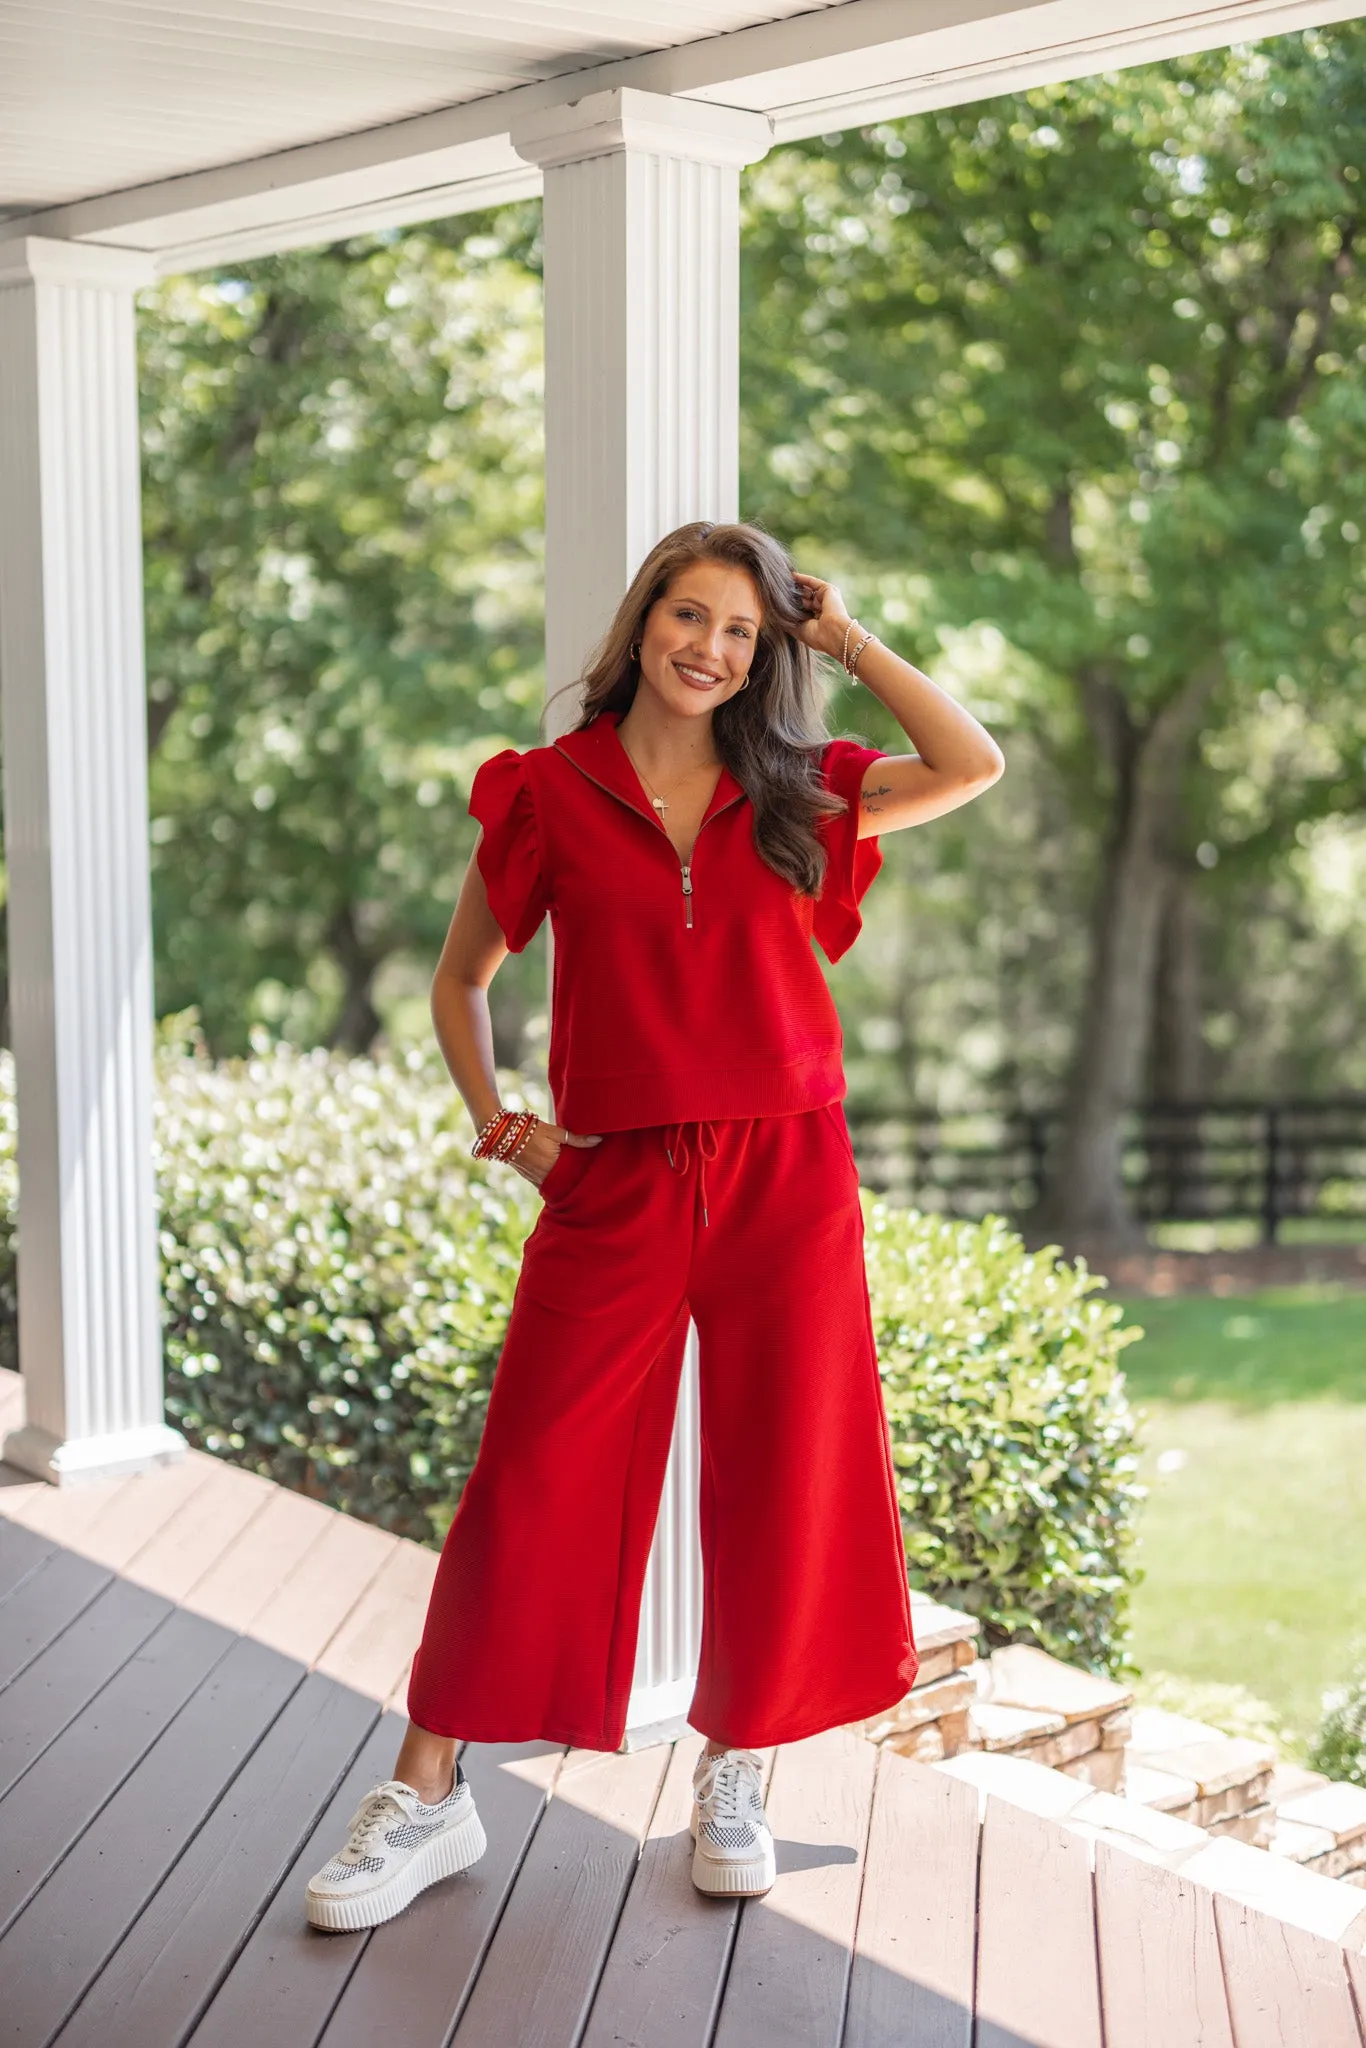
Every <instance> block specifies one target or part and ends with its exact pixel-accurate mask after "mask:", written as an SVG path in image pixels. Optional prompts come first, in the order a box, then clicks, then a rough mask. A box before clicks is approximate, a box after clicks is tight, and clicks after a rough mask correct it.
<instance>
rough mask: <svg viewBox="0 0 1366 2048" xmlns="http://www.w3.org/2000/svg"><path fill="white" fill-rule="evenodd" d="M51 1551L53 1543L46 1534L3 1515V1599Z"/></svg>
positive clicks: (0, 1521)
mask: <svg viewBox="0 0 1366 2048" xmlns="http://www.w3.org/2000/svg"><path fill="white" fill-rule="evenodd" d="M51 1553H52V1545H51V1544H50V1543H49V1542H48V1541H47V1540H46V1538H45V1537H42V1536H39V1535H36V1534H35V1533H34V1531H33V1530H32V1529H26V1528H25V1527H24V1525H23V1523H22V1522H12V1521H8V1520H6V1519H5V1518H4V1517H0V1600H5V1599H8V1597H9V1595H10V1594H11V1593H12V1592H13V1591H14V1589H15V1587H16V1586H20V1585H22V1584H23V1582H24V1580H25V1579H26V1578H27V1577H28V1576H29V1574H30V1572H36V1571H37V1569H38V1567H39V1565H40V1564H41V1563H42V1562H43V1560H44V1558H46V1557H49V1556H50V1555H51Z"/></svg>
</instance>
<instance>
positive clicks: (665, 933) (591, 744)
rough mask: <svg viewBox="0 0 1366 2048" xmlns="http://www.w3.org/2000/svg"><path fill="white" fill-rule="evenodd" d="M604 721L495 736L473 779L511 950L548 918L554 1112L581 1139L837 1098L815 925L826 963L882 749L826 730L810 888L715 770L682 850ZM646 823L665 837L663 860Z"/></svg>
mask: <svg viewBox="0 0 1366 2048" xmlns="http://www.w3.org/2000/svg"><path fill="white" fill-rule="evenodd" d="M616 722H617V721H616V714H613V713H599V715H598V716H597V717H596V718H595V719H594V720H593V721H592V722H591V723H590V724H589V725H586V726H584V727H582V728H581V729H580V730H579V731H577V732H572V733H566V734H564V735H563V737H562V738H560V739H558V740H556V741H555V742H554V743H553V744H552V745H550V746H543V747H531V748H528V749H527V751H526V752H525V753H518V752H517V751H516V750H515V749H513V748H511V747H508V748H505V749H504V750H503V752H502V753H499V754H495V755H494V756H493V758H492V759H491V760H488V761H485V762H484V763H483V765H482V766H481V767H480V769H479V770H478V772H477V774H476V775H475V778H474V785H473V788H472V789H471V792H470V811H471V813H472V814H473V816H474V817H476V818H477V819H478V820H479V823H480V824H481V825H482V827H483V833H482V836H481V838H480V841H479V846H478V865H479V872H480V875H481V877H482V879H483V882H484V886H485V889H486V892H487V895H488V902H489V908H490V910H491V911H492V913H493V916H494V918H495V919H496V920H497V923H498V926H499V928H500V930H501V931H502V933H503V936H504V938H505V939H506V941H507V944H508V948H509V950H510V951H513V952H520V951H521V950H522V949H523V947H525V946H526V945H527V944H528V943H529V942H530V940H531V938H532V936H533V934H534V933H535V932H536V930H537V928H538V927H539V925H540V924H541V923H542V921H543V920H544V919H545V918H547V917H549V919H550V920H551V923H552V925H553V927H554V938H555V950H554V977H553V987H552V991H551V1015H550V1046H549V1056H548V1068H549V1080H550V1091H551V1101H552V1104H553V1113H554V1116H555V1118H556V1120H557V1121H558V1122H560V1123H562V1124H564V1125H566V1126H567V1128H568V1129H570V1130H572V1131H577V1132H581V1133H584V1134H588V1135H592V1134H596V1133H607V1132H611V1131H620V1130H633V1129H640V1128H644V1127H653V1126H657V1125H670V1124H675V1123H683V1124H687V1123H696V1122H703V1121H713V1120H720V1119H727V1118H731V1117H758V1116H781V1115H786V1114H788V1113H790V1112H794V1111H799V1110H805V1109H817V1108H820V1107H821V1106H823V1105H824V1104H826V1103H829V1102H837V1101H839V1100H841V1099H842V1097H843V1095H844V1093H845V1078H844V1067H843V1058H842V1054H843V1039H842V1034H841V1030H840V1020H839V1013H838V1011H837V1010H836V1008H835V1004H834V1001H833V998H832V997H831V994H830V991H829V988H828V987H827V986H826V981H825V976H824V974H823V973H822V972H821V965H820V961H819V959H818V958H817V956H816V952H815V949H814V947H813V945H812V939H813V938H816V939H819V941H820V943H821V946H822V947H823V948H824V950H825V952H826V954H827V956H828V957H829V958H831V959H834V958H836V957H838V955H839V954H840V953H841V952H843V951H844V950H845V949H846V947H847V946H848V945H849V943H850V942H851V940H852V938H853V936H854V934H855V933H856V932H857V930H858V927H859V912H858V900H859V898H860V896H861V895H862V893H863V891H864V890H865V889H866V888H867V886H868V883H869V882H870V881H871V879H872V877H873V876H874V875H875V874H876V872H877V869H878V867H879V866H880V864H881V854H880V852H879V850H878V842H877V840H876V839H875V838H872V839H863V840H860V839H859V838H858V800H859V789H860V787H861V781H862V776H863V774H864V773H865V771H866V769H867V768H868V767H869V766H870V765H871V763H873V762H874V761H876V760H878V759H879V758H880V757H879V755H878V754H877V753H876V751H875V750H874V749H872V748H869V747H864V746H862V745H859V744H857V743H855V742H853V741H848V740H834V741H831V742H830V743H829V744H828V745H827V746H826V748H825V749H824V750H823V752H822V754H821V756H820V766H821V775H822V779H823V781H824V783H825V786H826V787H827V788H829V789H830V790H831V791H832V792H833V793H834V794H835V795H837V796H839V797H840V798H841V800H842V808H841V809H840V811H839V812H837V813H833V814H832V815H831V816H830V817H829V818H827V819H824V820H822V822H821V823H820V825H819V826H818V828H817V829H818V831H819V833H820V836H821V839H822V842H823V844H824V847H825V850H826V877H825V883H824V887H823V889H822V892H821V894H820V895H819V896H818V897H813V896H808V895H805V894H803V893H802V892H801V891H799V890H797V889H795V888H794V887H793V886H792V884H791V883H790V882H788V881H787V880H786V878H785V877H784V876H782V875H780V874H778V873H777V872H776V870H775V869H773V868H771V867H770V866H769V865H768V863H767V861H765V860H764V859H763V857H762V856H761V854H760V853H759V850H758V848H757V847H756V845H755V843H754V814H753V809H752V806H751V805H750V803H749V800H748V796H747V794H746V791H745V789H744V787H743V785H742V784H741V783H740V782H739V780H738V779H737V778H736V777H735V776H734V775H732V774H731V772H730V771H729V769H726V768H724V767H723V769H722V771H721V774H720V776H719V778H718V780H717V784H716V788H715V789H714V790H713V792H712V796H711V800H710V802H709V803H708V805H707V808H706V810H705V811H704V812H703V815H702V818H701V821H700V823H699V825H698V828H697V832H696V834H695V836H694V839H693V843H692V845H691V847H690V848H689V849H688V853H687V856H686V858H685V857H684V856H683V855H682V854H680V853H679V851H678V849H677V847H675V846H674V844H673V841H672V840H671V839H670V838H669V834H668V832H667V831H666V830H665V826H664V821H663V819H662V818H661V817H660V816H659V813H658V812H657V811H656V810H655V808H654V806H653V804H651V803H650V802H649V800H648V798H647V795H646V791H645V789H644V786H643V784H642V782H641V780H640V777H639V776H638V774H637V773H636V770H635V767H634V765H633V764H632V762H631V759H630V756H629V755H628V754H627V752H626V749H625V748H624V747H623V745H622V743H621V740H620V738H619V737H618V735H617V732H616ZM642 820H643V821H644V823H643V825H642V823H641V822H640V821H642ZM643 830H648V831H649V832H652V833H658V834H659V835H660V837H661V838H663V839H664V840H665V841H666V842H667V843H668V846H669V849H670V852H671V853H672V854H673V856H674V860H673V862H672V863H670V862H667V861H665V862H663V863H661V862H660V860H659V859H658V858H657V857H656V852H657V850H656V848H655V847H654V846H653V845H652V844H651V842H650V841H648V840H645V839H642V837H641V834H642V831H643ZM703 834H705V835H706V837H705V838H704V837H703ZM671 874H676V875H677V877H678V881H677V883H676V884H675V883H674V882H672V881H671V880H670V875H671ZM680 906H681V909H682V916H681V917H680V916H679V909H680ZM572 1199H573V1198H572V1196H571V1197H570V1198H569V1200H570V1201H571V1202H572Z"/></svg>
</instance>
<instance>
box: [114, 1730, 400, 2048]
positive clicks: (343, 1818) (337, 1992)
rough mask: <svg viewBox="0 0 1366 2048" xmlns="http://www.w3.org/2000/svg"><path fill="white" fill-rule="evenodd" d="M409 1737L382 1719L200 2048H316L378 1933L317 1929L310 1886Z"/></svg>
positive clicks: (252, 1943)
mask: <svg viewBox="0 0 1366 2048" xmlns="http://www.w3.org/2000/svg"><path fill="white" fill-rule="evenodd" d="M402 1739H403V1723H402V1721H401V1720H400V1718H399V1717H398V1716H397V1715H396V1714H382V1715H379V1716H378V1718H377V1719H376V1721H375V1723H374V1725H373V1727H372V1728H371V1730H370V1733H369V1735H368V1736H367V1737H366V1739H365V1741H364V1743H363V1744H362V1746H361V1748H360V1750H359V1751H358V1752H357V1755H356V1759H355V1761H354V1763H353V1764H352V1765H351V1768H350V1770H348V1772H347V1773H346V1776H345V1777H344V1778H343V1779H342V1781H341V1784H340V1785H339V1786H338V1787H337V1790H336V1792H335V1793H334V1794H333V1796H332V1798H331V1799H330V1800H329V1801H328V1804H327V1806H326V1808H325V1809H324V1811H323V1813H322V1816H321V1818H320V1819H319V1821H318V1824H317V1826H316V1827H315V1828H313V1829H312V1830H311V1831H310V1833H309V1836H308V1839H307V1841H306V1842H305V1843H304V1845H303V1847H302V1848H301V1849H300V1850H299V1853H298V1854H297V1855H296V1856H295V1858H294V1860H293V1862H292V1863H291V1864H290V1866H289V1869H288V1870H287V1871H286V1872H285V1875H284V1877H283V1879H282V1880H281V1882H280V1884H279V1886H278V1887H277V1889H276V1891H275V1893H274V1894H273V1896H272V1898H271V1900H270V1903H269V1904H268V1905H267V1907H266V1909H265V1912H264V1913H263V1914H262V1916H261V1919H260V1921H259V1922H258V1924H257V1926H256V1927H255V1928H254V1929H253V1931H252V1934H251V1938H250V1940H249V1941H248V1942H247V1943H246V1945H245V1947H244V1948H243V1949H242V1951H241V1953H240V1954H239V1956H238V1957H237V1960H236V1962H235V1963H234V1964H233V1966H232V1968H231V1970H230V1971H229V1972H228V1974H227V1977H226V1978H225V1979H224V1981H223V1983H222V1984H221V1985H220V1987H219V1989H218V1991H217V1993H216V1994H215V1996H214V1998H213V1999H212V2001H211V2003H210V2004H209V2007H208V2009H207V2011H206V2012H205V2014H204V2016H203V2018H202V2019H201V2020H200V2021H199V2024H198V2025H197V2026H196V2027H195V2029H194V2031H193V2032H192V2033H191V2034H190V2035H189V2036H188V2040H189V2041H190V2042H192V2043H193V2048H244V2044H245V2043H250V2048H314V2044H315V2043H316V2042H317V2041H318V2040H319V2039H320V2037H321V2035H322V2032H323V2029H324V2028H325V2026H326V2025H327V2021H328V2018H329V2016H330V2014H331V2012H332V2009H333V2007H334V2006H335V2005H336V2003H337V2000H338V1999H339V1998H340V1996H341V1994H342V1992H343V1991H344V1989H345V1988H346V1981H347V1979H348V1978H349V1976H350V1975H351V1972H352V1971H353V1970H354V1969H355V1967H356V1964H357V1962H358V1961H359V1959H360V1955H361V1952H362V1950H363V1949H364V1948H365V1945H366V1942H367V1941H368V1940H369V1939H370V1935H369V1934H368V1933H366V1932H361V1933H357V1934H322V1933H319V1932H318V1931H317V1930H316V1929H315V1928H312V1927H310V1926H309V1925H308V1923H307V1921H306V1920H305V1919H304V1912H303V1890H304V1886H305V1885H306V1884H307V1883H308V1880H309V1878H310V1877H311V1876H312V1874H313V1872H314V1871H315V1870H318V1869H320V1868H321V1866H322V1865H323V1864H324V1863H326V1862H327V1860H328V1858H329V1857H330V1856H333V1855H335V1853H336V1851H337V1850H338V1849H339V1848H340V1847H341V1845H342V1843H343V1841H344V1840H345V1839H346V1823H347V1821H348V1820H349V1819H350V1817H351V1815H352V1814H353V1813H354V1812H355V1809H356V1807H357V1806H358V1805H359V1804H360V1801H361V1800H362V1799H363V1798H364V1796H365V1794H366V1793H367V1792H368V1791H369V1790H370V1788H371V1786H372V1785H376V1784H379V1783H381V1782H382V1781H383V1780H384V1779H385V1778H387V1777H389V1776H391V1775H392V1771H393V1763H394V1752H395V1750H396V1749H397V1748H398V1745H399V1743H400V1742H401V1741H402ZM149 2048H150V2044H149Z"/></svg>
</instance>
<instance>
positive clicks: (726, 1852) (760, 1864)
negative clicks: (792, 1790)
mask: <svg viewBox="0 0 1366 2048" xmlns="http://www.w3.org/2000/svg"><path fill="white" fill-rule="evenodd" d="M692 1788H693V1809H692V1836H693V1841H694V1843H695V1844H696V1847H695V1848H694V1850H693V1857H692V1881H693V1883H694V1884H695V1885H696V1886H697V1889H698V1890H699V1891H700V1892H708V1893H710V1894H711V1895H712V1896H713V1897H719V1898H746V1899H749V1898H757V1897H758V1896H759V1894H760V1893H761V1892H766V1891H767V1890H768V1889H769V1887H770V1886H771V1885H772V1883H773V1881H774V1879H775V1878H776V1877H777V1874H778V1866H777V1862H776V1860H775V1858H774V1854H773V1835H772V1831H771V1830H770V1828H769V1825H768V1821H767V1819H766V1817H765V1815H764V1780H763V1764H762V1761H761V1759H760V1758H759V1757H757V1756H756V1755H755V1753H754V1751H753V1750H752V1749H728V1750H725V1751H724V1752H723V1753H722V1754H721V1755H720V1756H708V1755H707V1754H706V1752H705V1750H704V1751H703V1753H702V1755H701V1756H700V1757H699V1758H698V1760H697V1768H696V1769H695V1770H694V1772H693V1775H692Z"/></svg>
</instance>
